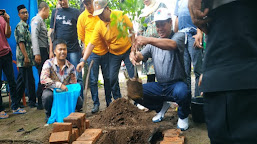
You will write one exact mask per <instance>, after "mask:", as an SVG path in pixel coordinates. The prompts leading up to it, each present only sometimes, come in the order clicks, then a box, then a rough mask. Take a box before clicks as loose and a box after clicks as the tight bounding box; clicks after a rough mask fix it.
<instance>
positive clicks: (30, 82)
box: [17, 66, 36, 105]
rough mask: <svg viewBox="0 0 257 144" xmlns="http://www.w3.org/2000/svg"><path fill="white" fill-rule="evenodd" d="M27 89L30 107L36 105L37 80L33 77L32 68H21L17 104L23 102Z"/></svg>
mask: <svg viewBox="0 0 257 144" xmlns="http://www.w3.org/2000/svg"><path fill="white" fill-rule="evenodd" d="M25 87H26V89H27V90H28V97H29V105H32V104H35V103H36V93H35V79H34V77H33V72H32V67H31V66H30V67H19V73H18V77H17V95H18V99H17V103H19V102H20V101H21V98H22V96H23V94H24V91H25Z"/></svg>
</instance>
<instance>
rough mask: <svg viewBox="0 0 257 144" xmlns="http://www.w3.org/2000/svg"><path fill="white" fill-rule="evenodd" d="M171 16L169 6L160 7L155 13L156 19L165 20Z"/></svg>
mask: <svg viewBox="0 0 257 144" xmlns="http://www.w3.org/2000/svg"><path fill="white" fill-rule="evenodd" d="M169 18H171V13H170V12H169V10H168V9H167V8H159V9H158V10H157V11H156V12H155V14H154V21H163V20H167V19H169Z"/></svg>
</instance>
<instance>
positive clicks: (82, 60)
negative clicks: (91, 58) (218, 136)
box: [79, 58, 87, 63]
mask: <svg viewBox="0 0 257 144" xmlns="http://www.w3.org/2000/svg"><path fill="white" fill-rule="evenodd" d="M79 62H84V63H86V62H87V61H86V60H84V59H83V58H81V59H80V61H79Z"/></svg>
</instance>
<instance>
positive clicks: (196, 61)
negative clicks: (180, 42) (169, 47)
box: [184, 34, 203, 96]
mask: <svg viewBox="0 0 257 144" xmlns="http://www.w3.org/2000/svg"><path fill="white" fill-rule="evenodd" d="M194 42H195V39H194V38H193V36H192V35H191V34H188V36H187V47H186V48H185V51H184V65H185V72H186V75H187V84H188V87H189V88H190V91H191V62H192V63H193V66H194V74H195V96H199V95H200V91H199V87H198V82H199V77H200V75H201V73H202V63H203V62H202V58H203V51H202V49H199V48H196V47H194V46H193V45H194ZM190 94H191V93H190Z"/></svg>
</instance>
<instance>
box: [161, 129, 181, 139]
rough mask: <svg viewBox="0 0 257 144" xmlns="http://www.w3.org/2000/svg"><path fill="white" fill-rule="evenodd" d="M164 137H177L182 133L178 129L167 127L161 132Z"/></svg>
mask: <svg viewBox="0 0 257 144" xmlns="http://www.w3.org/2000/svg"><path fill="white" fill-rule="evenodd" d="M162 134H163V136H164V137H178V136H179V135H180V134H182V132H181V130H180V129H168V130H165V131H163V132H162Z"/></svg>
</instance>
